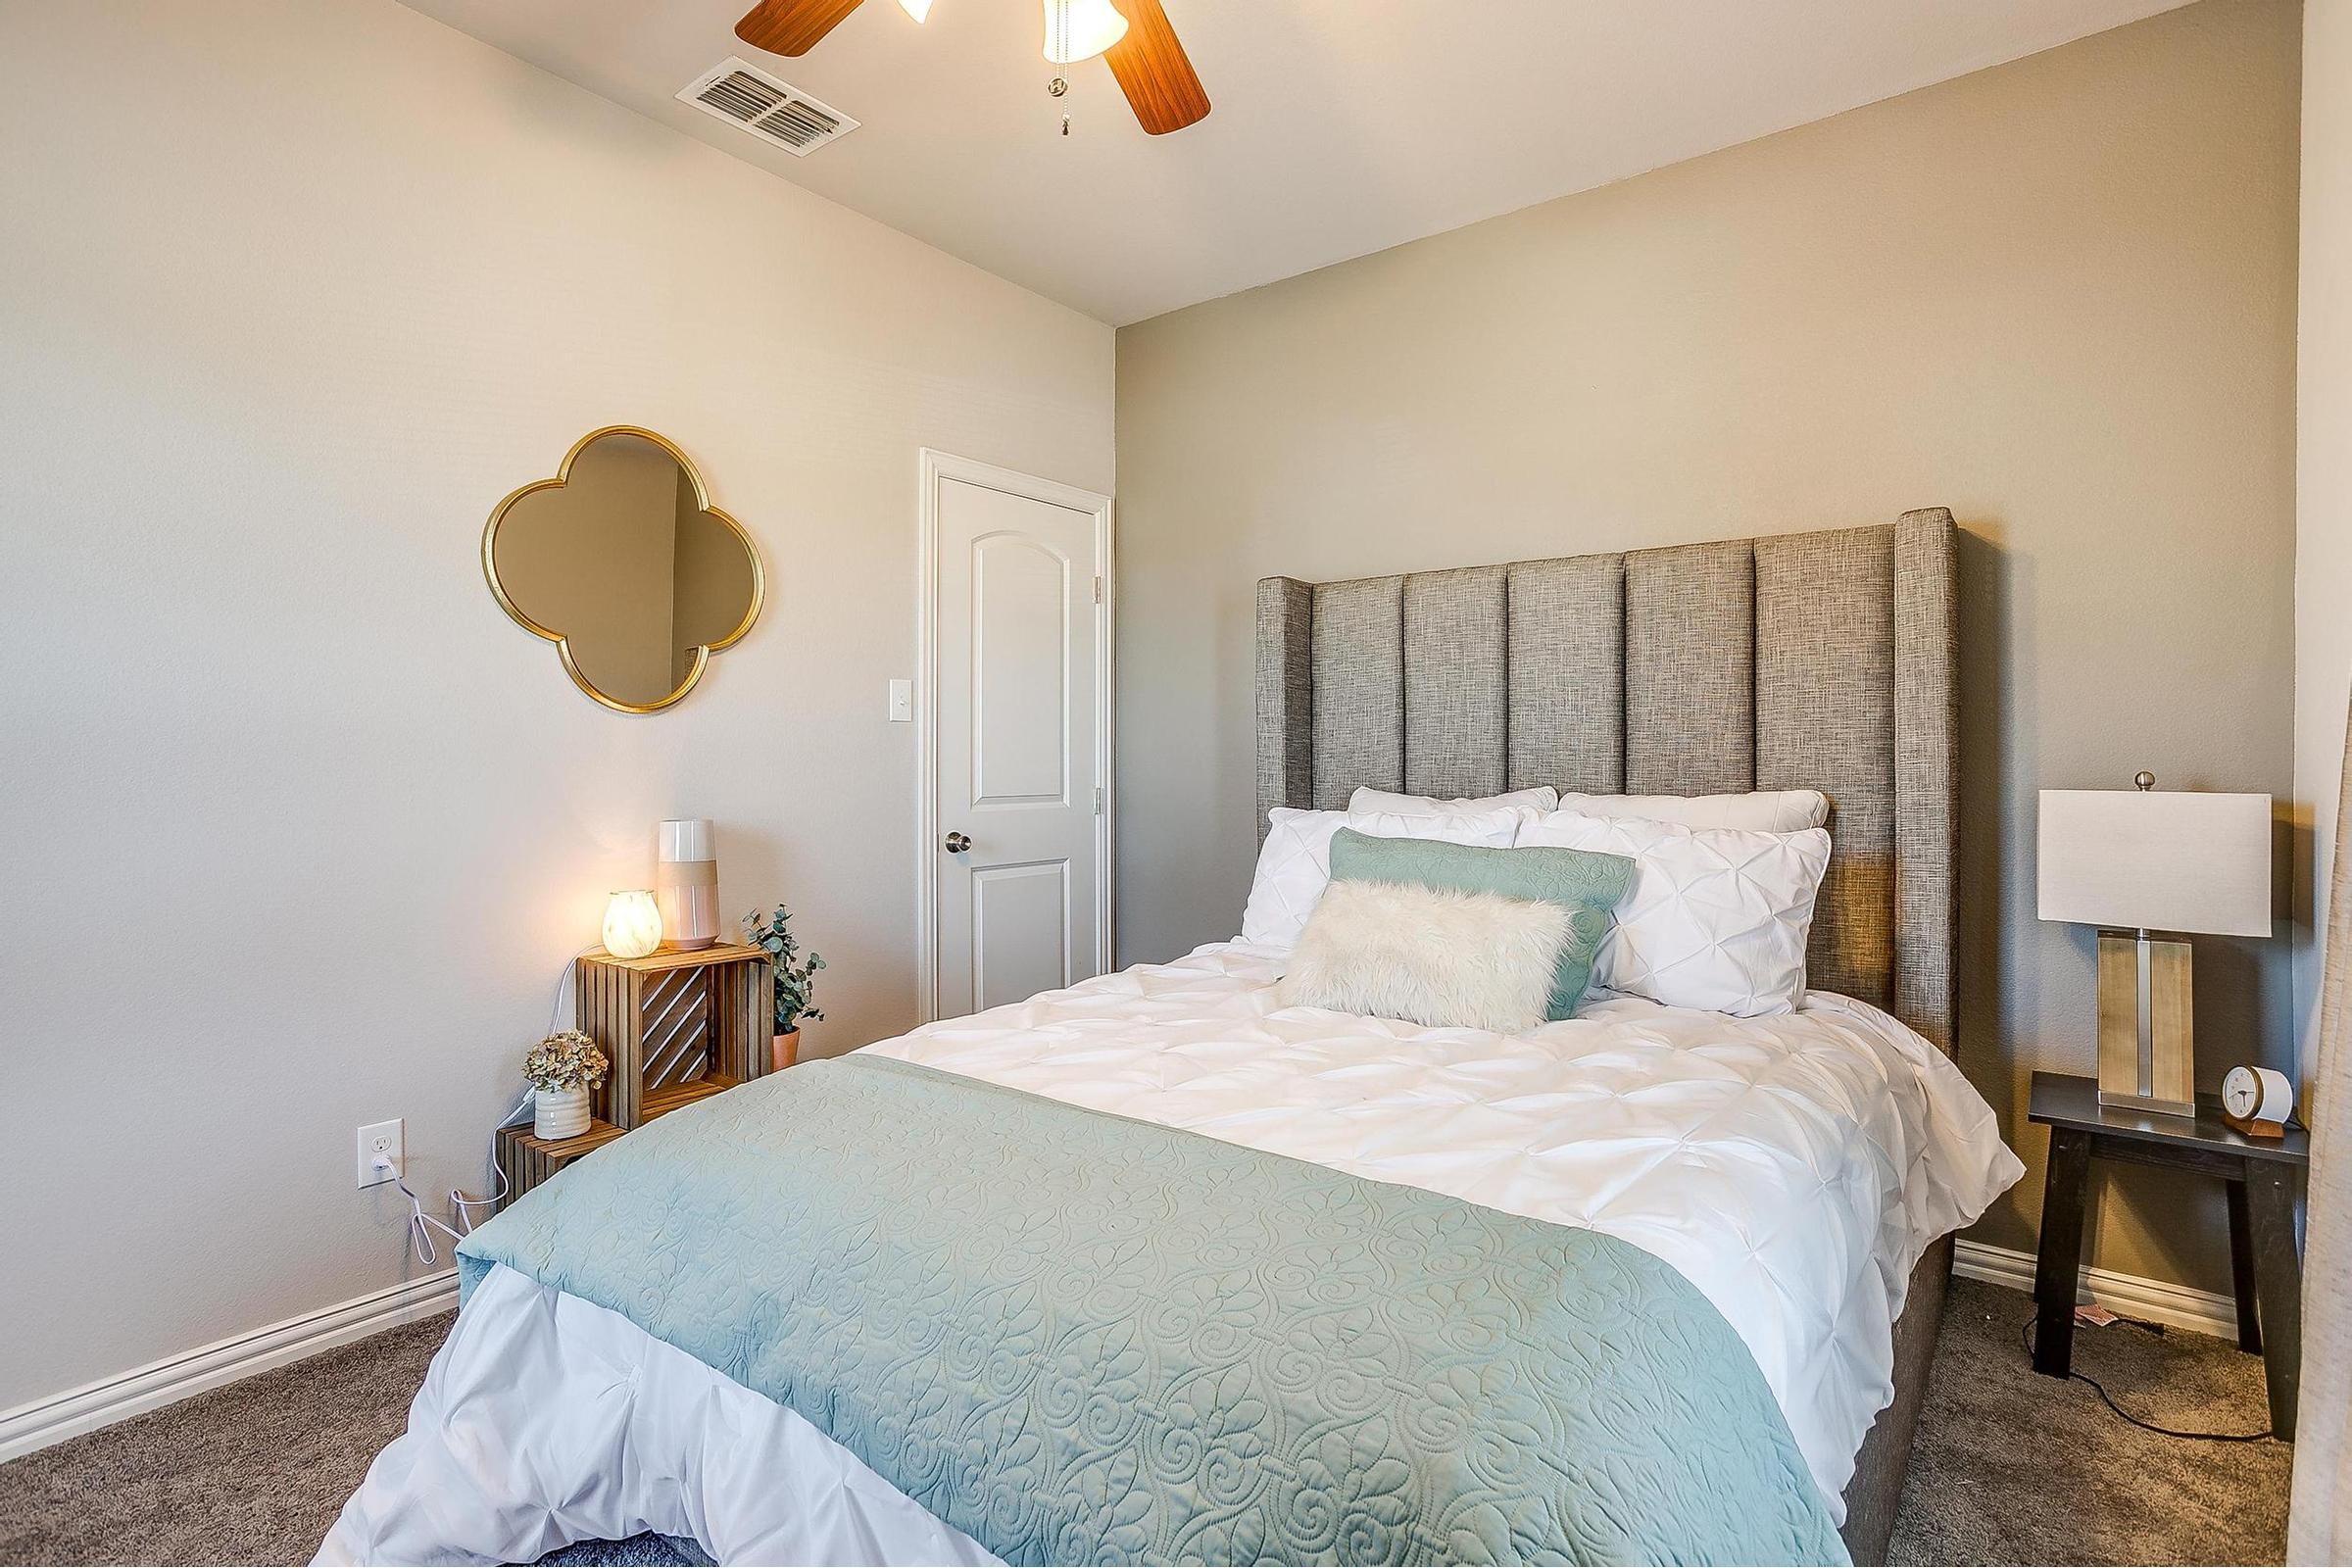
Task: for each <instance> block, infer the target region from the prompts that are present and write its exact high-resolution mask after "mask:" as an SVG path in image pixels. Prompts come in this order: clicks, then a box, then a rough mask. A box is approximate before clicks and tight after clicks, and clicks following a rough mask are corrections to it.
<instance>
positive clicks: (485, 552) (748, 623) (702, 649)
mask: <svg viewBox="0 0 2352 1568" xmlns="http://www.w3.org/2000/svg"><path fill="white" fill-rule="evenodd" d="M616 435H625V436H636V437H639V438H640V439H643V440H646V441H651V442H652V443H653V444H654V445H656V446H658V447H660V448H661V449H662V451H664V452H666V453H668V454H669V456H670V458H671V460H672V461H674V462H675V463H676V464H677V466H678V467H679V469H680V470H681V471H682V472H683V473H684V474H685V475H686V477H687V478H689V479H692V480H693V481H694V499H695V504H696V506H697V507H699V508H700V509H701V510H702V511H703V512H704V513H706V514H708V515H711V516H712V517H715V518H717V519H718V520H719V521H720V522H723V523H725V524H726V525H727V526H728V527H729V528H731V529H733V530H734V532H735V536H736V537H737V538H738V539H740V540H741V541H742V542H743V551H744V554H745V555H746V556H747V557H749V558H750V560H751V563H752V602H751V607H750V608H749V609H747V610H746V611H745V612H744V613H743V620H742V622H741V623H740V624H739V625H737V626H736V628H735V629H734V630H733V631H730V632H728V633H727V634H726V635H725V636H724V637H721V638H719V639H718V640H717V641H716V642H711V643H704V644H700V645H698V646H697V647H696V648H695V650H694V666H693V667H692V668H691V669H689V670H687V672H686V678H685V679H684V680H682V681H680V682H679V683H678V687H677V689H676V690H675V691H673V692H671V693H670V694H669V695H668V696H666V697H664V698H662V700H661V701H659V702H653V703H624V702H622V701H621V700H620V699H618V698H616V697H611V696H608V695H606V694H605V693H604V692H601V691H599V690H597V688H596V686H595V684H594V683H593V682H591V681H590V680H589V679H588V677H587V676H586V675H585V674H583V673H582V672H581V670H580V666H579V662H578V661H577V660H575V659H574V658H573V657H572V652H571V642H570V639H569V638H568V637H566V636H565V635H564V633H562V632H560V631H553V630H550V629H549V628H547V627H545V626H542V625H540V624H539V623H538V622H537V621H535V620H533V619H532V618H531V617H530V616H528V615H526V614H524V613H522V609H521V607H520V606H518V605H516V604H515V601H514V600H513V599H512V598H511V597H509V595H508V593H507V586H506V584H505V583H503V582H501V581H499V578H498V525H499V524H500V523H501V522H503V521H505V520H506V516H507V514H508V512H509V511H511V510H512V509H513V508H514V507H515V503H517V502H519V501H521V500H522V499H523V497H525V496H530V495H536V494H537V493H538V492H540V491H542V490H555V489H560V488H562V487H563V486H564V484H566V483H568V482H569V481H570V478H571V466H572V465H573V464H574V463H575V462H577V461H578V460H579V456H580V454H581V453H583V452H585V451H587V450H588V448H589V447H591V446H592V445H594V444H595V443H596V442H598V441H601V440H603V439H604V438H605V437H607V436H616ZM482 575H483V577H485V578H486V579H488V581H489V583H490V592H491V593H492V594H493V595H494V596H495V597H496V598H497V600H498V604H499V608H500V609H502V610H504V611H505V612H506V613H508V614H509V615H510V616H512V617H513V618H514V621H515V624H516V625H518V626H520V627H522V629H523V630H525V631H527V632H529V633H531V634H532V635H533V636H536V637H544V638H546V639H547V640H548V641H549V642H551V643H554V644H555V645H556V656H557V657H558V658H559V659H561V660H562V661H563V662H564V673H565V674H567V675H569V676H570V677H571V682H572V684H573V685H575V686H577V687H578V688H579V689H580V690H581V691H584V692H586V693H587V694H588V695H589V696H590V697H593V698H595V699H596V700H597V701H598V702H600V703H602V704H603V705H604V706H605V707H607V708H610V709H612V710H613V711H615V712H619V713H653V712H659V711H661V710H662V709H664V708H667V707H669V706H670V705H671V704H672V703H675V702H677V701H678V700H679V699H680V698H682V697H684V696H685V695H686V694H687V693H688V692H690V691H692V690H694V686H695V682H697V681H699V680H701V679H702V678H703V671H704V669H705V668H707V667H708V666H709V665H710V662H711V655H712V654H715V653H717V652H719V651H720V650H721V649H725V648H731V647H733V646H734V645H735V644H736V643H738V642H740V641H741V640H742V639H743V635H744V633H746V632H748V631H750V630H751V629H752V623H753V622H754V621H756V620H758V619H759V618H760V607H761V606H762V605H763V604H764V603H765V602H766V599H767V574H766V570H765V568H764V567H763V566H762V565H761V564H760V547H759V546H758V545H757V544H756V543H754V542H753V539H752V536H751V532H750V530H748V529H746V528H745V527H744V525H743V524H742V523H740V522H738V521H736V520H735V518H734V517H733V516H731V515H728V514H727V513H725V512H722V511H720V510H719V509H718V508H717V507H715V506H712V505H711V490H710V487H709V486H708V485H706V484H704V483H703V470H702V469H700V468H698V467H696V466H694V460H693V459H692V458H690V457H688V456H687V455H686V454H685V453H684V452H682V451H680V450H679V449H678V444H677V443H676V442H674V441H672V440H670V439H669V438H668V437H667V436H664V435H662V434H661V433H659V432H658V431H654V430H648V429H646V428H645V427H644V426H643V425H636V424H608V425H603V426H600V427H599V428H597V429H594V430H591V431H589V432H588V433H587V434H586V435H584V436H582V437H580V438H579V439H578V440H577V441H574V442H573V443H572V444H571V450H570V451H569V452H566V453H564V461H563V463H562V464H560V465H559V466H557V468H556V472H555V476H554V477H553V478H549V479H534V480H532V481H531V482H530V483H529V484H526V485H524V486H523V487H522V488H521V489H519V490H516V491H515V492H513V493H512V494H510V495H509V496H508V497H507V498H506V499H505V500H504V501H501V502H500V503H499V504H498V505H497V507H495V508H494V509H492V511H491V513H490V520H489V522H488V523H486V524H485V525H484V526H483V528H482Z"/></svg>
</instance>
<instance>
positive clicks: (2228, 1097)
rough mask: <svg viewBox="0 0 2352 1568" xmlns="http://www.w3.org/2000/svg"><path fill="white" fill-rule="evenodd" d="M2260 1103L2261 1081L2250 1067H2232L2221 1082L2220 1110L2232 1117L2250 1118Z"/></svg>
mask: <svg viewBox="0 0 2352 1568" xmlns="http://www.w3.org/2000/svg"><path fill="white" fill-rule="evenodd" d="M2261 1103H2262V1080H2261V1079H2259V1078H2257V1077H2255V1076H2254V1069H2253V1068H2251V1067H2232V1068H2230V1069H2229V1077H2227V1078H2225V1079H2223V1080H2222V1108H2223V1109H2225V1110H2227V1111H2229V1114H2230V1115H2232V1116H2251V1115H2253V1114H2254V1107H2255V1106H2257V1105H2259V1104H2261Z"/></svg>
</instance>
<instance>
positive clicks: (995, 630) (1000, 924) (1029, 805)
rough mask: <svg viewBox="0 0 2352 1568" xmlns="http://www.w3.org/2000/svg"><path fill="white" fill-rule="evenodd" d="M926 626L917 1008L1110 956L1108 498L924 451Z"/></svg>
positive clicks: (988, 1002) (985, 1003)
mask: <svg viewBox="0 0 2352 1568" xmlns="http://www.w3.org/2000/svg"><path fill="white" fill-rule="evenodd" d="M925 459H926V461H925V464H924V468H925V492H926V496H927V499H928V506H927V508H926V512H927V516H926V521H927V523H928V524H929V526H928V527H927V528H926V534H927V542H928V545H929V551H930V559H929V564H930V566H931V570H930V571H929V573H927V575H928V576H929V578H930V581H931V593H930V596H929V605H928V610H929V613H930V616H931V624H932V628H933V635H932V637H931V639H930V646H931V648H932V651H933V661H932V664H933V667H932V678H931V691H932V694H933V701H932V703H931V705H930V717H931V740H932V745H931V746H930V747H929V748H928V750H929V752H930V754H931V768H932V779H931V789H930V792H929V794H930V798H931V801H932V803H933V809H932V811H930V812H927V813H926V815H927V816H928V817H929V822H928V829H929V831H928V832H927V833H926V835H925V836H926V839H927V843H926V845H925V846H924V854H925V857H926V861H927V864H928V866H929V875H928V876H927V877H926V878H925V881H926V883H927V884H928V899H927V903H928V908H927V911H926V912H927V916H928V920H929V923H930V926H931V931H930V938H931V939H930V941H929V942H927V943H926V944H925V946H926V947H927V948H928V950H929V954H930V963H931V985H930V987H929V990H930V996H929V997H928V998H927V999H926V1000H927V1001H928V1003H929V1006H928V1008H927V1011H928V1013H929V1015H930V1016H932V1017H956V1016H959V1015H961V1014H963V1013H967V1012H974V1011H977V1010H979V1009H981V1008H983V1007H993V1006H997V1005H1001V1004H1003V1003H1007V1002H1019V1001H1021V1000H1022V999H1024V998H1027V997H1030V996H1034V995H1036V994H1037V993H1038V992H1040V991H1050V990H1053V989H1054V988H1055V987H1057V986H1066V985H1069V984H1071V983H1073V982H1075V981H1078V980H1083V979H1085V978H1087V977H1088V976H1090V975H1094V974H1097V973H1100V972H1101V971H1102V969H1103V967H1104V966H1105V965H1106V963H1107V962H1108V956H1109V933H1108V931H1107V929H1106V926H1107V921H1108V907H1109V900H1108V886H1107V882H1108V875H1107V865H1106V863H1105V862H1106V859H1107V852H1108V843H1109V837H1108V832H1107V817H1106V810H1107V802H1106V801H1105V800H1104V798H1103V793H1104V786H1105V783H1106V779H1105V768H1104V765H1103V759H1104V757H1105V755H1106V748H1105V744H1104V743H1105V740H1106V738H1107V737H1106V734H1105V730H1106V727H1107V710H1106V703H1105V697H1106V674H1107V671H1106V669H1105V659H1104V655H1105V652H1106V650H1107V647H1108V642H1107V638H1106V635H1105V626H1106V623H1107V616H1106V613H1105V612H1106V606H1105V605H1104V604H1103V599H1105V598H1106V597H1107V595H1106V594H1105V593H1104V586H1103V578H1104V574H1105V568H1106V566H1107V561H1106V560H1105V557H1106V554H1107V550H1108V543H1109V538H1108V527H1109V503H1108V501H1107V500H1105V499H1104V498H1103V497H1100V496H1094V495H1090V494H1087V493H1085V492H1080V491H1071V490H1068V489H1066V488H1065V487H1063V486H1059V485H1054V484H1052V483H1050V482H1047V481H1044V480H1038V479H1032V478H1029V477H1027V476H1025V475H1020V474H1012V473H1006V472H1005V471H1003V470H1001V469H995V468H988V467H985V466H981V465H978V464H969V463H963V462H961V461H959V460H955V459H950V458H947V457H944V456H941V455H938V454H929V453H927V454H925Z"/></svg>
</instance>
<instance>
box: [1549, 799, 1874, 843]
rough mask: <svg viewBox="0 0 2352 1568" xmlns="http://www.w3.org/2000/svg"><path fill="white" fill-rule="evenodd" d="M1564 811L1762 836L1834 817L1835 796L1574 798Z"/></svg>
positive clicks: (1562, 801) (1563, 801) (1567, 801)
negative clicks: (1741, 830)
mask: <svg viewBox="0 0 2352 1568" xmlns="http://www.w3.org/2000/svg"><path fill="white" fill-rule="evenodd" d="M1559 809H1561V810H1563V811H1575V812H1578V813H1579V814H1581V815H1584V816H1638V817H1641V818H1642V820H1644V821H1648V822H1680V823H1682V824H1683V825H1684V826H1686V827H1737V828H1746V829H1748V830H1750V831H1752V832H1757V833H1797V832H1801V831H1803V830H1804V829H1806V828H1809V827H1820V826H1821V825H1822V824H1823V823H1825V822H1827V821H1829V819H1830V798H1829V797H1828V796H1826V795H1824V794H1822V793H1821V791H1819V790H1750V791H1748V792H1746V793H1745V794H1741V795H1571V794H1565V793H1563V794H1562V795H1561V796H1560V806H1559Z"/></svg>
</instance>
